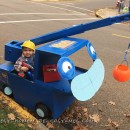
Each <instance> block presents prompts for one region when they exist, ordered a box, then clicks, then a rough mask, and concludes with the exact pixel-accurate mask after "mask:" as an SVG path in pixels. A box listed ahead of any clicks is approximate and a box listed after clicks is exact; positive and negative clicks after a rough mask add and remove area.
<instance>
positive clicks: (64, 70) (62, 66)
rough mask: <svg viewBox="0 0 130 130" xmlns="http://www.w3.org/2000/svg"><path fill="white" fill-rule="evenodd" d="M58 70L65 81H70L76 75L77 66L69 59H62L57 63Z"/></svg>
mask: <svg viewBox="0 0 130 130" xmlns="http://www.w3.org/2000/svg"><path fill="white" fill-rule="evenodd" d="M57 70H58V73H59V74H60V76H61V77H62V78H64V79H67V80H70V79H72V78H74V75H75V65H74V63H73V61H72V60H71V59H69V58H68V57H62V58H60V59H59V61H58V63H57Z"/></svg>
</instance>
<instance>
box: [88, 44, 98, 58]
mask: <svg viewBox="0 0 130 130" xmlns="http://www.w3.org/2000/svg"><path fill="white" fill-rule="evenodd" d="M87 50H88V54H89V56H90V57H91V58H92V59H93V60H96V59H97V54H96V51H95V49H94V47H93V46H92V44H91V43H88V44H87Z"/></svg>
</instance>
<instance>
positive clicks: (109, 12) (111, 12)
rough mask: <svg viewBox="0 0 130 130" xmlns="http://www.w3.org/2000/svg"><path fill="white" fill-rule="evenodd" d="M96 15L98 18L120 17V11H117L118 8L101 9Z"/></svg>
mask: <svg viewBox="0 0 130 130" xmlns="http://www.w3.org/2000/svg"><path fill="white" fill-rule="evenodd" d="M95 14H96V16H97V17H100V18H107V17H111V16H116V15H119V14H118V9H116V8H104V9H99V10H97V11H96V13H95Z"/></svg>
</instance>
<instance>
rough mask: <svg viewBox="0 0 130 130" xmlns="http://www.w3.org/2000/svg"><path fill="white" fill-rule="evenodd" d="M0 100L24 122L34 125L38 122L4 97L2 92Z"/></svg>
mask: <svg viewBox="0 0 130 130" xmlns="http://www.w3.org/2000/svg"><path fill="white" fill-rule="evenodd" d="M0 100H1V101H2V102H3V101H4V102H5V103H6V104H7V105H8V106H9V107H10V108H11V109H13V110H14V111H15V112H16V113H17V114H18V115H19V116H20V117H21V118H23V119H24V120H27V121H29V122H30V123H31V122H32V123H34V122H35V123H36V124H37V123H38V122H39V121H38V120H37V119H36V118H35V117H34V116H32V115H31V114H30V113H28V112H27V111H26V110H24V109H23V108H22V107H21V106H20V105H18V104H17V103H16V102H15V101H13V100H12V99H11V98H9V97H7V96H6V95H4V94H3V93H2V92H0Z"/></svg>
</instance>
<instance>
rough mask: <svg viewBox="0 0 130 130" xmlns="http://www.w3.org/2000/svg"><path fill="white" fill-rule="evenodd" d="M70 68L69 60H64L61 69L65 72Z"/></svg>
mask: <svg viewBox="0 0 130 130" xmlns="http://www.w3.org/2000/svg"><path fill="white" fill-rule="evenodd" d="M71 68H72V65H71V63H70V62H68V61H65V62H64V63H63V64H62V69H63V71H64V72H65V73H67V72H68V71H69V70H70V69H71Z"/></svg>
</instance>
